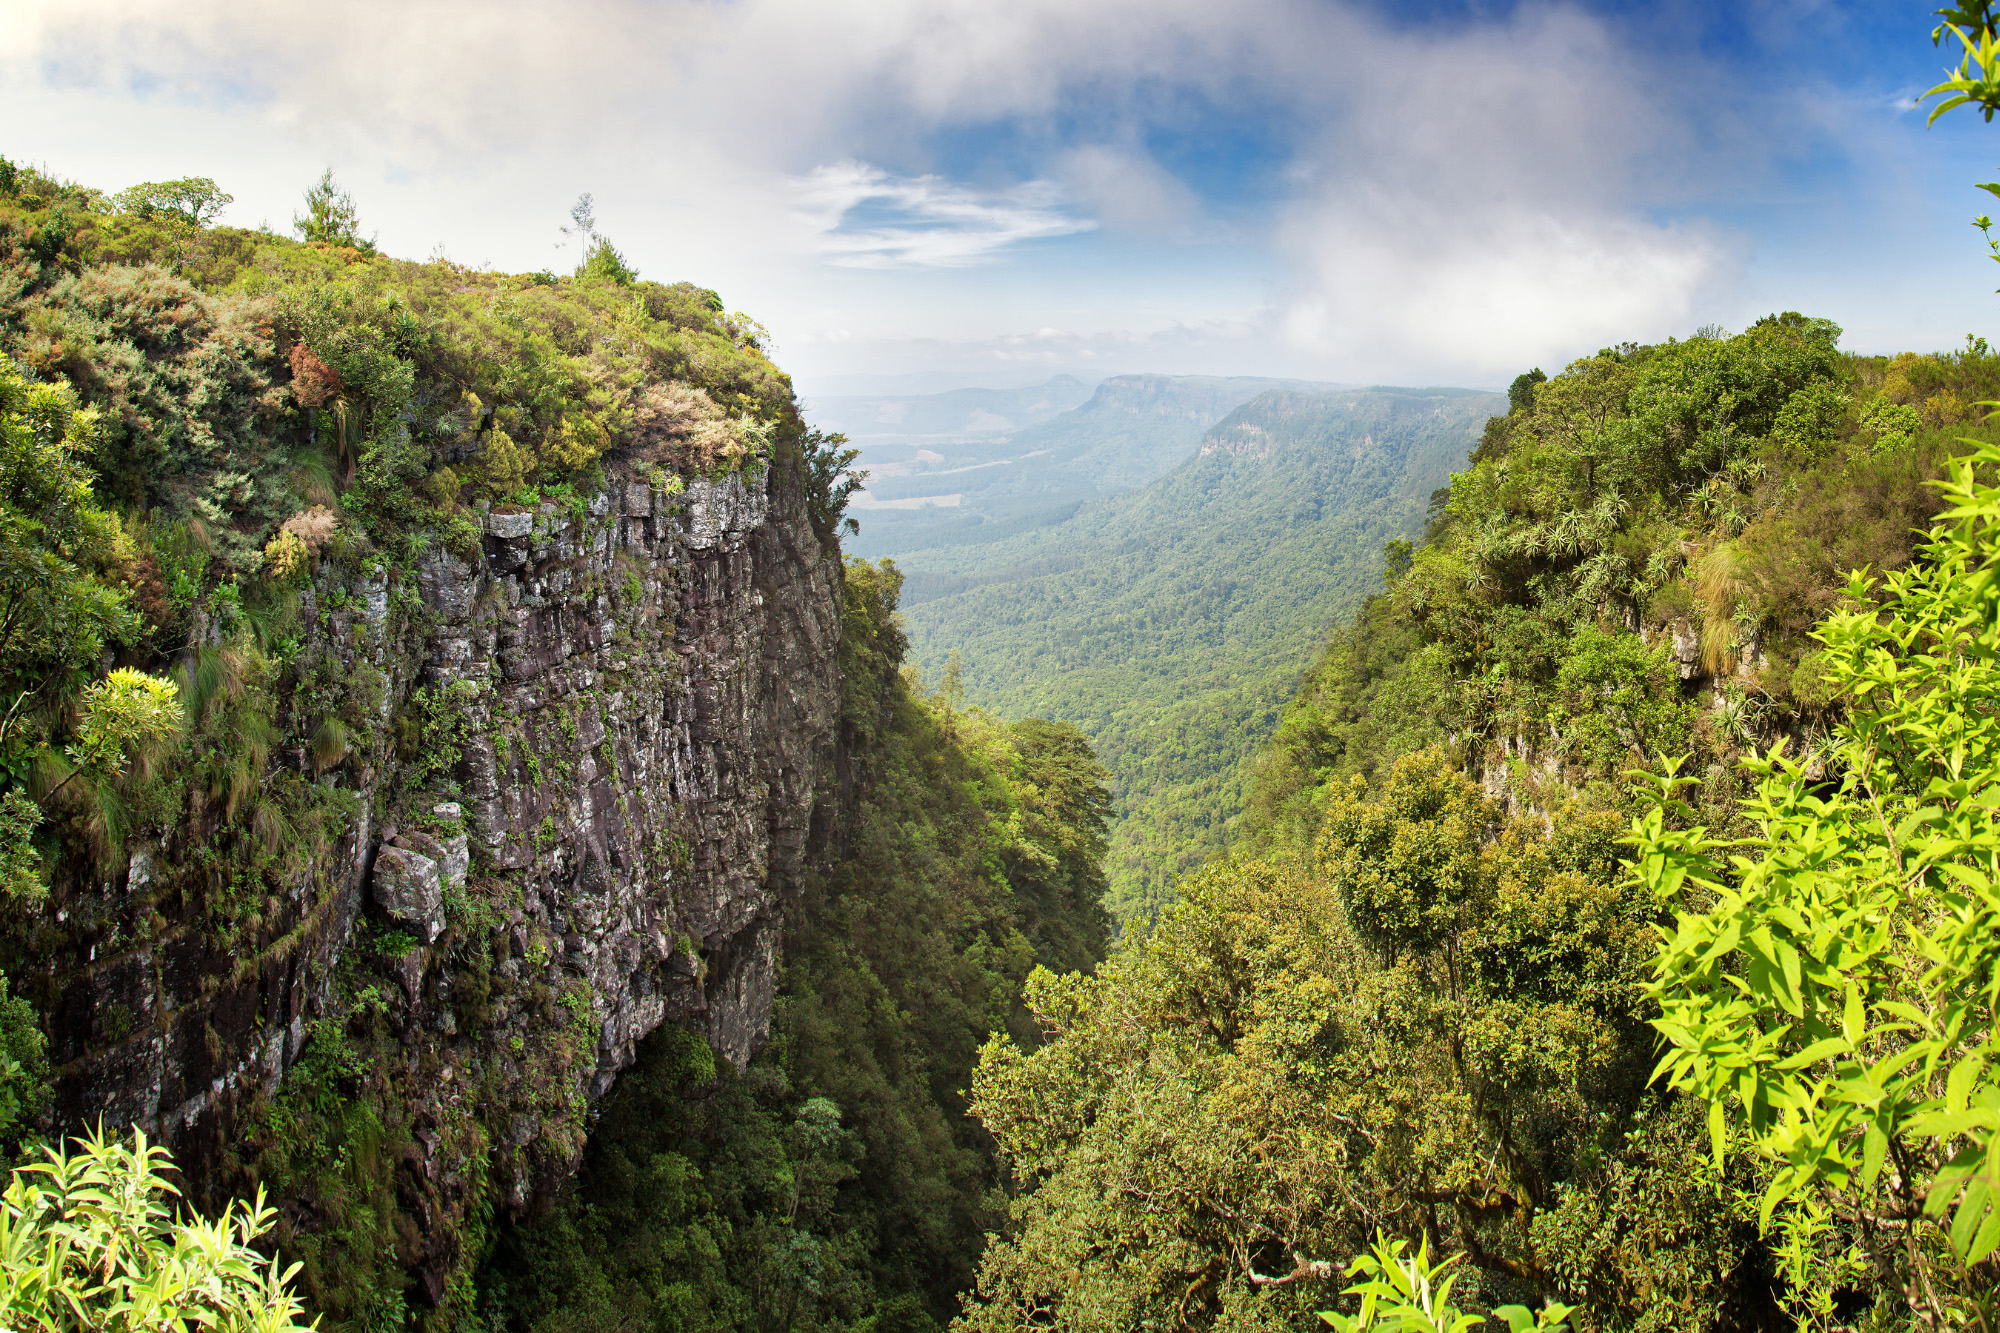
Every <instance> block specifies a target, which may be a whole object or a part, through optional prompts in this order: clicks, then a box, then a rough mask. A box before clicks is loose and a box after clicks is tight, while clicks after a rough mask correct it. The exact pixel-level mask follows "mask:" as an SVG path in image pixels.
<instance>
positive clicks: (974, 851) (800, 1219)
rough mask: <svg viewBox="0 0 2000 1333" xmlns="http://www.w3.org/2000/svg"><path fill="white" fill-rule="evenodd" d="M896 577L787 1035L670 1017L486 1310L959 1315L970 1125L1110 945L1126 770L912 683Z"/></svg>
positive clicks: (814, 1320) (968, 1267) (856, 672)
mask: <svg viewBox="0 0 2000 1333" xmlns="http://www.w3.org/2000/svg"><path fill="white" fill-rule="evenodd" d="M897 589H898V580H897V576H896V574H895V572H894V569H893V567H890V566H887V565H884V566H880V567H877V566H872V565H869V564H867V563H865V562H862V561H855V562H852V563H850V564H849V565H848V567H847V579H846V614H845V622H844V626H843V634H842V637H841V658H842V661H841V667H842V678H843V681H844V689H845V695H844V700H843V709H842V716H841V725H842V730H843V733H844V735H843V741H844V751H843V752H844V754H845V755H846V756H848V765H849V766H848V769H847V773H846V776H845V780H844V789H843V791H842V794H841V800H840V805H839V811H838V814H837V816H836V817H837V818H838V820H839V821H840V827H839V829H838V831H837V833H836V835H835V837H834V839H833V842H832V845H831V846H830V847H829V849H828V855H827V857H826V858H825V859H824V860H823V861H822V862H821V863H819V864H818V865H816V866H815V867H814V871H813V874H812V877H811V879H810V880H809V882H808V884H807V885H806V888H805V896H804V900H803V901H802V902H801V904H800V905H799V910H798V911H797V912H796V913H795V915H794V917H793V919H792V922H791V926H790V945H789V948H788V954H789V961H788V964H787V967H786V972H785V981H784V986H783V989H782V991H781V994H780V999H779V1008H778V1014H777V1018H776V1020H775V1022H774V1023H773V1026H772V1034H771V1043H770V1045H768V1046H767V1047H766V1048H765V1049H764V1051H763V1052H762V1054H760V1055H759V1056H758V1057H757V1058H756V1059H755V1060H754V1061H752V1062H751V1064H750V1066H749V1067H748V1068H747V1069H746V1070H744V1071H742V1072H741V1073H738V1072H736V1071H734V1070H732V1069H731V1068H730V1067H729V1065H728V1064H727V1062H724V1061H719V1060H717V1058H716V1057H715V1054H714V1052H713V1051H711V1050H710V1049H709V1047H708V1044H707V1043H706V1042H704V1041H703V1040H702V1039H701V1038H700V1037H699V1036H697V1035H695V1034H693V1033H690V1032H686V1031H683V1030H680V1029H676V1028H666V1029H662V1030H661V1031H660V1032H659V1033H658V1034H656V1035H655V1036H654V1037H653V1038H652V1039H651V1041H650V1042H649V1043H648V1045H647V1047H646V1049H645V1050H644V1051H643V1052H642V1053H641V1055H640V1058H639V1062H638V1064H637V1065H636V1066H635V1067H634V1069H633V1070H632V1072H631V1073H629V1074H627V1075H626V1076H625V1077H624V1078H623V1079H622V1080H621V1081H620V1083H619V1086H618V1087H617V1089H616V1090H615V1091H614V1092H613V1093H612V1094H611V1096H610V1097H609V1098H608V1099H607V1100H606V1102H605V1104H604V1109H603V1113H602V1115H601V1117H600V1118H599V1120H598V1122H597V1125H596V1128H595V1129H594V1130H593V1132H592V1135H591V1146H590V1149H589V1152H588V1153H587V1154H586V1156H585V1159H584V1164H583V1168H582V1171H581V1172H580V1173H579V1175H578V1176H577V1179H576V1181H575V1182H574V1184H573V1185H572V1187H571V1188H570V1189H569V1190H568V1191H567V1192H566V1193H565V1194H564V1196H563V1198H562V1200H561V1202H560V1204H559V1205H558V1206H557V1208H556V1210H555V1212H554V1213H553V1214H552V1215H551V1216H549V1217H547V1218H544V1219H540V1220H537V1221H535V1222H533V1223H531V1224H529V1225H526V1226H524V1227H521V1228H519V1229H518V1230H516V1231H514V1232H512V1233H511V1234H509V1235H508V1236H507V1237H505V1238H504V1239H503V1241H502V1242H501V1245H500V1247H499V1249H498V1251H497V1252H496V1254H495V1257H494V1259H493V1261H492V1263H491V1264H490V1265H489V1267H488V1269H487V1272H486V1275H485V1277H484V1278H483V1280H482V1283H481V1286H482V1289H483V1290H484V1291H485V1292H486V1293H487V1296H488V1299H489V1300H490V1302H491V1307H490V1314H491V1316H492V1317H493V1318H495V1319H505V1320H508V1321H510V1322H511V1323H512V1324H513V1326H516V1327H520V1328H522V1329H529V1330H535V1331H536V1333H551V1331H553V1330H568V1329H586V1328H626V1329H658V1330H660V1331H661V1333H697V1331H698V1330H700V1331H706V1330H714V1331H715V1333H723V1331H724V1330H731V1329H769V1330H779V1329H834V1328H867V1329H874V1330H880V1331H881V1333H890V1331H891V1330H894V1331H895V1333H919V1331H920V1330H925V1329H938V1328H942V1327H943V1326H944V1325H945V1324H946V1323H947V1322H949V1321H950V1319H951V1318H952V1316H953V1315H954V1314H956V1313H957V1309H958V1295H959V1293H960V1292H962V1291H964V1290H966V1289H967V1288H969V1287H970V1286H971V1281H972V1273H973V1269H974V1267H975V1265H976V1264H977V1262H978V1258H979V1254H980V1251H981V1249H982V1247H983V1245H984V1243H985V1236H986V1234H987V1233H989V1232H992V1231H995V1230H998V1229H999V1228H1000V1227H1002V1226H1003V1225H1004V1222H1005V1215H1004V1211H1003V1210H1002V1209H1001V1207H1000V1200H999V1196H998V1194H997V1192H996V1187H997V1185H998V1183H999V1176H998V1166H997V1162H996V1160H995V1157H994V1153H993V1149H992V1144H991V1141H990V1140H989V1139H988V1138H987V1137H986V1136H985V1135H984V1134H983V1133H982V1132H980V1130H979V1129H978V1127H977V1125H976V1124H975V1123H974V1122H973V1121H972V1120H971V1119H970V1118H969V1117H968V1116H967V1115H966V1111H965V1090H966V1086H967V1082H968V1080H969V1077H970V1074H971V1070H972V1066H973V1063H974V1061H975V1059H976V1057H977V1053H978V1049H979V1046H980V1044H981V1043H982V1042H983V1041H984V1040H985V1039H986V1037H987V1035H988V1034H989V1033H992V1032H996V1031H1005V1032H1009V1033H1011V1034H1013V1035H1014V1036H1015V1037H1016V1038H1017V1039H1020V1040H1024V1041H1032V1040H1033V1035H1034V1027H1033V1024H1032V1023H1031V1022H1030V1021H1029V1019H1028V1016H1027V1011H1026V1009H1025V1008H1024V1007H1023V1003H1022V998H1021V996H1022V982H1023V980H1024V979H1025V978H1026V976H1027V974H1028V972H1029V970H1030V969H1031V968H1033V967H1037V966H1041V967H1047V968H1051V969H1053V970H1055V971H1058V972H1065V973H1069V972H1084V971H1089V970H1090V969H1092V968H1093V967H1095V966H1096V964H1097V962H1098V961H1099V960H1100V959H1101V958H1102V957H1103V954H1104V949H1105V945H1106V944H1107V942H1108V938H1109V923H1110V919H1109V917H1108V916H1107V915H1106V913H1105V911H1104V908H1103V906H1102V903H1101V899H1102V897H1103V891H1104V879H1103V874H1102V871H1101V869H1100V868H1099V867H1100V864H1101V862H1102V858H1103V848H1104V843H1103V828H1104V819H1105V812H1106V805H1107V801H1106V797H1105V793H1104V789H1103V786H1102V778H1103V771H1102V770H1101V769H1100V768H1099V767H1098V766H1097V764H1096V762H1095V760H1093V759H1092V758H1091V755H1090V751H1089V747H1088V746H1087V745H1086V744H1085V743H1084V741H1083V738H1082V737H1081V736H1079V735H1078V734H1077V733H1076V731H1075V730H1074V729H1072V728H1069V727H1066V726H1062V725H1058V724H1052V723H1046V722H1039V721H1033V720H1030V721H1025V722H1019V723H1015V724H1013V725H1011V726H1009V725H1006V724H1004V723H1001V722H998V721H997V720H995V719H993V718H992V717H990V716H988V715H986V714H984V713H980V712H962V711H959V710H957V709H955V708H953V707H952V705H951V703H950V702H949V701H947V700H944V699H941V698H938V697H936V696H926V695H924V694H922V693H920V692H918V691H916V690H915V689H914V688H913V687H912V686H911V684H910V682H909V681H908V680H906V679H905V678H904V677H903V676H902V675H901V673H900V668H901V666H902V656H903V649H904V641H903V637H902V633H901V630H900V629H899V628H898V626H897V623H896V619H895V614H894V613H895V608H896V595H897Z"/></svg>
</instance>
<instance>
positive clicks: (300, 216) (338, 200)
mask: <svg viewBox="0 0 2000 1333" xmlns="http://www.w3.org/2000/svg"><path fill="white" fill-rule="evenodd" d="M305 205H306V211H305V212H303V213H297V214H294V215H293V216H292V230H293V231H296V232H297V233H298V234H299V238H300V239H301V240H305V241H313V242H317V243H319V244H321V245H333V246H343V245H344V246H347V247H349V248H350V249H353V250H357V251H359V252H360V253H362V254H366V255H372V254H374V253H375V242H374V240H373V239H372V238H370V239H366V240H364V239H362V236H361V213H360V210H358V209H357V208H355V206H354V196H352V195H350V194H349V193H348V192H347V191H345V190H343V189H341V188H340V182H338V181H336V180H335V179H334V178H333V168H332V167H328V168H327V169H326V170H325V171H324V172H322V173H321V174H320V178H319V179H318V180H316V181H314V182H313V183H312V185H311V186H310V187H309V188H308V189H307V190H306V198H305Z"/></svg>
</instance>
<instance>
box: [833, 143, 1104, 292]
mask: <svg viewBox="0 0 2000 1333" xmlns="http://www.w3.org/2000/svg"><path fill="white" fill-rule="evenodd" d="M798 195H799V198H800V201H801V205H802V212H803V214H804V216H805V218H806V219H807V221H808V223H809V225H811V226H812V227H813V228H814V229H815V230H816V231H817V232H818V234H819V238H820V240H819V245H820V250H821V251H822V253H824V254H826V255H828V256H829V257H830V258H831V259H832V262H834V263H836V264H842V265H846V266H848V267H851V268H892V267H899V266H911V267H919V268H962V267H965V266H966V265H968V264H978V263H982V262H984V261H986V260H989V259H992V258H994V257H995V256H996V255H997V254H998V253H999V252H1000V251H1001V250H1003V249H1005V248H1007V247H1008V246H1011V245H1015V244H1018V243H1019V242H1022V241H1033V240H1043V239H1046V238H1049V237H1054V236H1071V235H1074V234H1076V233H1077V232H1080V231H1089V230H1091V229H1092V228H1093V227H1095V226H1096V225H1097V224H1096V223H1094V222H1091V221H1090V220H1088V219H1086V218H1079V217H1075V216H1073V215H1071V214H1070V213H1067V212H1065V211H1064V210H1063V208H1062V206H1061V205H1062V202H1063V201H1062V191H1061V189H1060V188H1059V187H1058V186H1056V185H1055V184H1053V183H1052V182H1049V181H1028V182H1026V183H1025V184H1022V185H1017V186H1014V187H1013V188H1011V189H1008V190H1002V191H997V192H981V191H975V190H969V189H966V188H964V187H962V186H958V185H953V184H951V183H950V182H948V181H945V180H942V179H940V178H939V177H936V176H916V177H907V176H891V175H890V174H889V173H887V172H886V171H883V170H881V169H880V168H878V167H871V166H869V165H867V164H866V163H861V162H842V163H839V164H836V165H833V166H825V167H819V168H817V169H815V170H814V171H812V172H811V173H810V174H809V175H807V176H806V177H805V178H804V179H803V180H801V181H800V182H799V183H798ZM864 210H865V212H864ZM857 214H860V215H861V216H862V219H865V220H858V219H857Z"/></svg>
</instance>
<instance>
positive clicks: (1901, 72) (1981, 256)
mask: <svg viewBox="0 0 2000 1333" xmlns="http://www.w3.org/2000/svg"><path fill="white" fill-rule="evenodd" d="M1929 8H1930V7H1929V6H1927V5H1923V4H1911V5H1903V4H1894V3H1835V2H1832V0H1827V2H1822V3H1814V2H1812V0H1770V2H1769V3H1743V4H1734V5H1727V4H1719V3H1692V2H1688V3H1674V2H1673V0H1669V2H1668V3H1664V4H1662V3H1650V4H1641V3H1609V2H1608V0H1607V2H1602V3H1596V4H1507V3H1498V2H1497V0H1496V2H1494V3H1479V4H1465V3H1442V2H1441V3H1402V4H1396V3H1388V0H1235V2H1234V3H1228V4H1220V3H1207V2H1203V0H581V2H578V3H569V4H564V5H559V6H558V5H547V4H531V3H519V2H516V3H509V2H508V0H490V2H489V3H486V4H481V5H478V6H468V5H464V4H460V3H427V2H426V0H350V2H349V3H345V4H342V5H338V6H329V5H325V4H316V5H303V4H288V3H270V2H269V0H262V2H253V0H175V2H174V3H164V2H163V0H13V2H12V3H11V4H10V5H8V6H7V9H6V13H5V14H0V125H4V126H6V127H7V128H6V129H5V131H4V132H3V133H0V153H5V154H7V155H8V156H10V157H13V158H15V159H16V160H26V161H33V162H38V163H45V164H46V165H47V166H48V167H49V168H50V169H52V170H54V171H56V172H58V173H60V174H62V175H65V176H68V177H71V178H73V179H77V180H81V181H84V182H87V183H90V184H94V185H99V186H102V187H104V188H107V189H117V188H121V187H123V186H125V185H129V184H131V183H133V182H135V181H138V180H146V179H162V178H167V177H172V176H179V175H186V174H201V175H211V176H214V177H215V178H216V179H217V180H218V181H220V182H221V183H222V184H223V185H224V187H225V188H227V189H229V190H230V191H231V192H232V193H234V194H235V196H236V203H235V205H234V206H233V208H232V209H231V211H230V213H229V214H228V215H227V220H229V221H232V222H236V223H239V224H242V225H251V226H254V225H257V224H258V223H260V222H268V223H270V224H271V225H273V226H274V227H278V228H280V229H282V228H283V227H285V226H286V225H287V224H288V223H289V220H290V215H291V211H292V209H293V208H294V207H295V206H296V201H297V199H298V196H299V194H300V192H301V191H302V190H303V188H304V186H305V185H306V184H307V183H308V182H309V181H310V180H311V179H312V178H313V177H315V176H316V175H317V174H318V172H319V170H320V169H321V168H322V167H324V166H326V165H328V164H331V165H333V166H334V167H335V169H336V170H337V172H338V173H339V175H340V177H341V179H342V181H343V182H344V183H345V184H346V185H347V186H348V187H349V188H350V189H351V190H352V191H353V193H354V195H355V197H356V199H357V201H358V202H359V204H360V205H361V208H362V211H363V215H364V218H365V219H366V220H367V222H368V224H369V225H370V226H371V227H373V228H374V229H375V230H376V231H377V232H378V234H379V238H380V241H381V243H382V245H383V246H384V247H385V248H387V249H389V250H390V251H391V252H394V253H399V254H404V255H410V256H414V257H422V256H426V255H431V254H435V253H443V254H447V255H449V256H450V257H451V258H453V259H455V260H457V261H459V262H461V263H470V264H475V265H491V266H494V267H499V268H504V269H511V270H527V269H535V268H540V267H543V266H561V265H563V264H564V263H566V262H573V255H570V254H566V253H565V252H564V251H563V250H561V249H560V248H559V246H560V243H561V242H562V240H563V238H562V237H561V235H560V234H559V232H558V226H559V225H560V224H561V223H562V222H563V221H564V220H565V217H566V215H567V212H568V208H569V205H570V203H571V201H573V200H574V199H575V198H576V196H577V195H578V194H579V193H580V192H582V191H586V190H588V191H590V192H592V193H593V194H594V195H595V197H596V200H597V215H598V219H599V222H600V225H601V226H602V228H603V229H604V231H605V232H606V233H607V234H609V235H610V236H611V237H613V238H614V240H615V241H616V242H617V243H618V244H619V245H620V246H621V247H622V248H623V249H625V250H626V251H627V253H628V254H629V256H630V257H631V258H632V259H633V260H634V261H635V262H636V264H637V266H638V268H639V269H640V271H641V273H642V274H643V275H645V276H648V277H658V278H663V279H667V280H675V279H680V278H690V279H693V280H696V281H699V282H701V283H703V284H705V285H710V286H714V287H716V288H717V289H718V290H720V291H721V292H722V294H723V296H724V299H725V300H726V301H727V302H728V303H729V305H730V307H731V308H732V309H741V310H744V311H747V312H749V313H750V314H752V315H754V316H755V317H756V318H758V319H759V320H760V321H762V322H763V323H764V324H765V325H766V326H767V327H769V328H770V329H771V330H772V332H773V334H774V335H775V337H776V340H777V343H778V352H779V358H780V360H781V362H783V363H784V364H785V365H786V366H787V367H788V368H790V369H791V370H793V372H794V373H795V375H796V376H797V377H798V378H799V380H800V382H801V384H802V385H803V386H805V387H806V388H808V389H809V390H810V389H813V388H816V387H817V388H822V389H824V388H831V387H837V386H840V385H843V384H852V383H854V382H855V381H854V377H857V376H866V377H875V378H878V379H880V378H883V377H896V376H913V375H926V376H931V377H937V376H942V377H944V378H947V379H951V378H956V379H959V380H962V381H965V382H991V383H1004V382H1009V381H1012V382H1020V381H1025V380H1029V379H1034V378H1039V377H1042V376H1044V375H1046V374H1050V373H1054V372H1057V371H1064V372H1068V373H1072V374H1077V375H1080V376H1085V377H1096V376H1101V375H1104V374H1109V373H1116V372H1122V371H1135V370H1164V371H1176V372H1210V373H1229V374H1243V373H1274V374H1286V375H1303V376H1312V377H1318V378H1325V379H1332V380H1343V381H1360V380H1376V381H1390V382H1399V383H1418V382H1421V383H1460V384H1474V385H1490V384H1499V383H1504V382H1505V381H1506V380H1507V379H1510V378H1511V377H1512V375H1513V374H1514V373H1516V372H1517V371H1518V370H1520V369H1523V368H1525V367H1527V366H1529V365H1543V366H1546V367H1549V368H1553V367H1554V366H1555V365H1559V364H1561V363H1563V362H1564V361H1566V360H1568V359H1569V358H1571V357H1574V356H1577V355H1581V354H1585V353H1588V352H1590V351H1592V350H1594V349H1595V348H1596V347H1598V346H1601V345H1603V344H1605V343H1609V342H1618V341H1623V340H1625V339H1628V338H1631V339H1639V340H1650V339H1655V338H1660V337H1665V336H1668V335H1674V334H1678V335H1685V334H1687V333H1689V332H1691V331H1692V330H1694V329H1695V328H1697V327H1699V326H1702V325H1707V324H1720V325H1723V326H1725V327H1730V328H1735V327H1740V326H1742V325H1743V324H1745V323H1747V322H1748V321H1750V320H1751V319H1754V318H1755V317H1756V316H1757V315H1760V314H1763V313H1765V312H1767V311H1769V310H1774V309H1801V310H1806V311H1808V312H1810V313H1813V314H1819V315H1825V316H1829V317H1831V318H1833V319H1835V320H1837V321H1838V322H1840V323H1841V324H1842V325H1843V326H1844V327H1845V328H1846V329H1847V330H1848V336H1847V343H1848V345H1849V346H1850V347H1852V348H1854V349H1856V350H1861V351H1870V352H1879V351H1894V350H1900V349H1902V348H1905V347H1911V348H1919V349H1931V348H1937V347H1943V346H1951V345H1956V344H1957V343H1959V342H1961V341H1962V340H1963V338H1964V337H1965V335H1966V334H1967V333H1969V332H1977V333H1980V334H1982V335H1984V336H1987V337H1989V338H1991V339H1992V340H1993V341H1995V342H2000V320H1996V319H1995V318H1994V315H1995V313H1996V311H2000V297H1996V296H1995V295H1994V294H1993V289H1994V288H1995V287H1996V286H2000V267H1996V266H1995V265H1993V264H1992V262H1991V261H1990V260H1989V259H1987V258H1986V257H1985V251H1984V249H1983V247H1982V245H1981V243H1980V241H1979V238H1978V236H1977V234H1976V233H1975V232H1974V231H1973V230H1972V229H1971V227H1970V226H1968V225H1967V224H1968V221H1969V219H1970V218H1971V216H1972V215H1973V214H1974V213H1976V212H1978V211H1980V209H1981V205H1982V200H1985V199H1986V198H1987V196H1984V195H1982V194H1980V193H1979V192H1978V191H1976V190H1975V189H1974V188H1973V186H1974V184H1975V182H1977V181H1979V180H1983V179H1993V178H1995V177H2000V126H1988V125H1985V124H1983V123H1981V122H1980V121H1979V120H1978V119H1977V118H1976V117H1974V116H1972V115H1969V114H1966V113H1960V114H1959V115H1957V116H1954V117H1951V118H1948V119H1947V120H1946V121H1944V122H1941V123H1940V124H1939V126H1938V127H1937V128H1935V129H1932V130H1926V129H1925V127H1924V117H1923V115H1922V113H1920V112H1917V111H1915V110H1913V109H1911V106H1910V103H1911V99H1912V97H1913V96H1914V95H1915V94H1916V93H1918V92H1920V91H1922V90H1923V89H1924V88H1925V87H1927V86H1929V85H1930V84H1932V83H1934V82H1935V81H1936V80H1937V78H1938V77H1939V71H1940V69H1941V67H1942V65H1943V64H1944V62H1945V56H1944V55H1943V54H1942V53H1940V52H1938V51H1935V50H1933V49H1932V47H1931V45H1930V42H1929V40H1928V32H1929V28H1930V22H1931V21H1930V19H1929V18H1928V12H1929ZM932 382H937V381H936V379H935V378H933V380H932Z"/></svg>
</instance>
